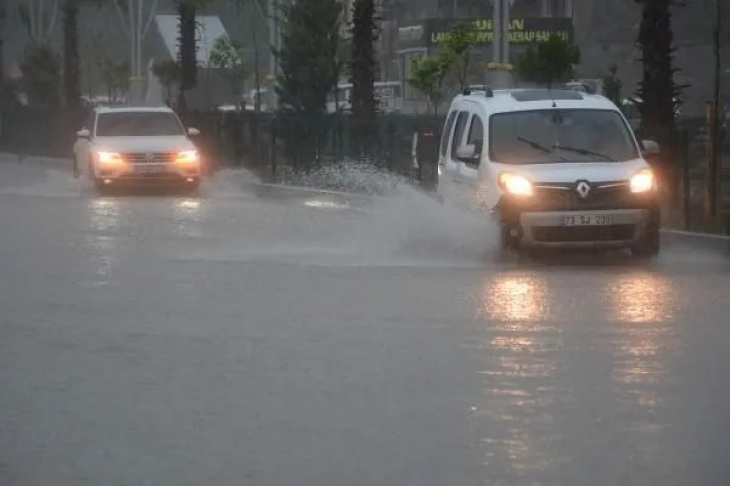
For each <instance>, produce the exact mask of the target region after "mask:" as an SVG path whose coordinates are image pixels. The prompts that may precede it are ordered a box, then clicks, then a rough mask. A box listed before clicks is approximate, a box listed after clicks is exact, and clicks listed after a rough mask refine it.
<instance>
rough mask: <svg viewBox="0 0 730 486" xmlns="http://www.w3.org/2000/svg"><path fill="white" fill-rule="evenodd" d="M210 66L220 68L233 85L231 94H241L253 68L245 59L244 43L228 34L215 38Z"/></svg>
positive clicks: (223, 75) (222, 74)
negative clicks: (250, 67)
mask: <svg viewBox="0 0 730 486" xmlns="http://www.w3.org/2000/svg"><path fill="white" fill-rule="evenodd" d="M209 63H210V66H211V67H213V68H215V69H218V70H219V71H220V73H221V76H222V77H224V78H225V79H226V80H228V82H229V83H230V86H231V96H234V97H236V96H239V95H240V94H241V91H242V90H243V85H244V83H245V82H246V79H247V78H248V77H249V76H250V74H251V70H250V69H249V67H248V65H247V64H246V61H245V52H244V48H243V44H242V43H241V42H239V41H237V40H235V39H231V38H230V37H228V36H227V35H225V34H224V35H222V36H220V37H218V38H217V39H216V40H215V43H214V44H213V48H212V49H211V52H210V58H209Z"/></svg>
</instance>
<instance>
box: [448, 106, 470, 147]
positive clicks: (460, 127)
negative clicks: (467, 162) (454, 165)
mask: <svg viewBox="0 0 730 486" xmlns="http://www.w3.org/2000/svg"><path fill="white" fill-rule="evenodd" d="M467 118H469V112H468V111H462V112H460V113H459V117H458V118H457V119H456V128H454V137H453V138H452V139H451V158H452V159H456V150H457V149H458V148H459V145H461V137H462V136H463V135H464V129H465V128H466V120H467Z"/></svg>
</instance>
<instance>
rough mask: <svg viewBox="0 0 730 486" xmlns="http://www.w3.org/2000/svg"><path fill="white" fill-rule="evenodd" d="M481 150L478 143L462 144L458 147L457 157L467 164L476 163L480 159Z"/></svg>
mask: <svg viewBox="0 0 730 486" xmlns="http://www.w3.org/2000/svg"><path fill="white" fill-rule="evenodd" d="M479 155H480V154H479V152H478V151H477V147H476V145H473V144H469V145H462V146H461V147H459V148H457V149H456V159H457V160H458V161H460V162H464V163H466V164H476V163H478V160H479Z"/></svg>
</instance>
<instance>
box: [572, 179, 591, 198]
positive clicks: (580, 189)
mask: <svg viewBox="0 0 730 486" xmlns="http://www.w3.org/2000/svg"><path fill="white" fill-rule="evenodd" d="M575 192H577V193H578V195H579V196H580V197H581V199H585V198H587V197H588V194H590V192H591V185H590V184H588V183H587V182H586V181H579V182H578V185H577V186H575Z"/></svg>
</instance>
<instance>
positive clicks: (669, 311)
mask: <svg viewBox="0 0 730 486" xmlns="http://www.w3.org/2000/svg"><path fill="white" fill-rule="evenodd" d="M607 293H608V299H609V302H610V305H611V313H612V314H613V317H614V319H615V320H617V321H619V322H628V323H635V324H636V323H647V322H661V321H667V320H670V319H671V318H672V317H673V313H674V309H675V305H676V298H677V297H676V295H674V291H673V288H672V286H671V283H670V282H669V281H668V279H667V278H666V277H662V276H659V275H655V274H652V273H644V272H642V273H637V274H629V275H621V276H619V277H618V278H617V279H616V280H615V281H614V282H612V283H611V285H610V286H609V288H608V289H607Z"/></svg>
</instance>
